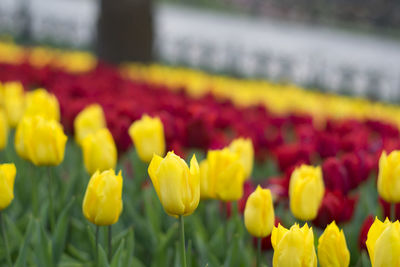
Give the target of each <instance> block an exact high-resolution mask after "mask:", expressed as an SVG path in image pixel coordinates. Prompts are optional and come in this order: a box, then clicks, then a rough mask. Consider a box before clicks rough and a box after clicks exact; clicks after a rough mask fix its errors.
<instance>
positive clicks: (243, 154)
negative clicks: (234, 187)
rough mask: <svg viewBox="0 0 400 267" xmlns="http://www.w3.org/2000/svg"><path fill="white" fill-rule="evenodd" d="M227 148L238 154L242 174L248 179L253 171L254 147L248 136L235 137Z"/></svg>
mask: <svg viewBox="0 0 400 267" xmlns="http://www.w3.org/2000/svg"><path fill="white" fill-rule="evenodd" d="M229 148H230V149H231V150H232V151H233V152H235V153H238V154H239V157H240V161H241V163H242V165H243V170H244V175H245V177H246V179H249V178H250V176H251V172H252V171H253V162H254V148H253V143H252V141H251V139H250V138H237V139H235V140H233V141H232V143H231V144H230V145H229Z"/></svg>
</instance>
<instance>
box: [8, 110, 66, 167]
mask: <svg viewBox="0 0 400 267" xmlns="http://www.w3.org/2000/svg"><path fill="white" fill-rule="evenodd" d="M66 142H67V136H66V135H65V134H64V132H63V128H62V126H61V124H60V123H59V122H57V121H55V120H46V119H44V118H42V117H40V116H35V117H24V118H23V119H22V121H21V122H20V124H19V125H18V128H17V132H16V136H15V148H16V151H17V153H18V155H19V156H20V157H22V158H24V159H29V160H30V161H32V162H33V163H34V164H35V165H37V166H42V165H59V164H60V163H61V162H62V161H63V159H64V151H65V144H66Z"/></svg>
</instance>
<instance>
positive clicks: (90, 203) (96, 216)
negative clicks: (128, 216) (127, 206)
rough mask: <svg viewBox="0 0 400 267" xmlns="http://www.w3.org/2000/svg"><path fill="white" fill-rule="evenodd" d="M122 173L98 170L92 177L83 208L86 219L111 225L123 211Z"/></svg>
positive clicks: (96, 223)
mask: <svg viewBox="0 0 400 267" xmlns="http://www.w3.org/2000/svg"><path fill="white" fill-rule="evenodd" d="M122 183H123V181H122V175H121V171H120V172H119V173H118V175H115V171H114V170H112V169H111V170H107V171H104V172H101V173H100V172H99V171H97V172H96V173H95V174H93V176H92V177H91V178H90V181H89V184H88V187H87V189H86V193H85V197H84V199H83V204H82V210H83V215H84V216H85V217H86V219H87V220H88V221H90V222H92V223H94V224H95V225H98V226H105V225H111V224H114V223H116V222H117V221H118V219H119V216H120V215H121V212H122V206H123V204H122Z"/></svg>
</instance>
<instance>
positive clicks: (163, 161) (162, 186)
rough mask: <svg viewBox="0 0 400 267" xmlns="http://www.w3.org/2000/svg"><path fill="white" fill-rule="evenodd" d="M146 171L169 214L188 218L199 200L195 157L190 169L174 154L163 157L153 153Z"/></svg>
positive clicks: (197, 169)
mask: <svg viewBox="0 0 400 267" xmlns="http://www.w3.org/2000/svg"><path fill="white" fill-rule="evenodd" d="M148 172H149V175H150V179H151V181H152V183H153V186H154V189H155V191H156V193H157V196H158V198H159V199H160V202H161V204H162V205H163V207H164V210H165V212H166V213H167V214H168V215H170V216H181V215H183V216H187V215H190V214H192V213H193V212H194V211H195V210H196V208H197V206H198V205H199V201H200V169H199V165H198V163H197V160H196V156H195V155H193V157H192V159H191V160H190V169H189V167H188V165H187V164H186V162H185V161H184V160H183V159H182V158H180V157H179V156H177V155H175V154H174V152H168V154H167V156H165V158H162V157H160V156H158V155H156V154H154V156H153V159H152V160H151V162H150V165H149V169H148Z"/></svg>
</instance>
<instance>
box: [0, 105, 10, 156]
mask: <svg viewBox="0 0 400 267" xmlns="http://www.w3.org/2000/svg"><path fill="white" fill-rule="evenodd" d="M8 131H9V129H8V121H7V117H6V114H5V112H4V111H3V110H2V109H1V108H0V150H3V149H4V148H6V146H7V142H8Z"/></svg>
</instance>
